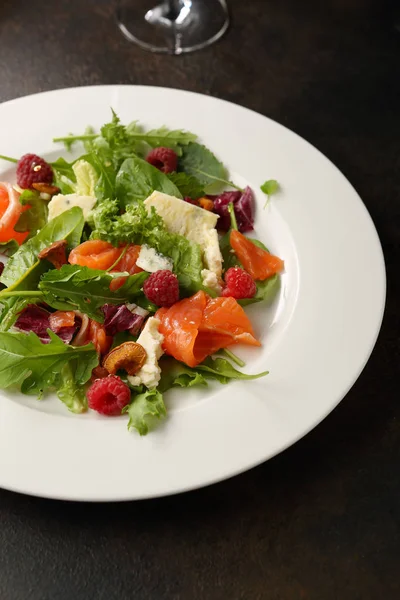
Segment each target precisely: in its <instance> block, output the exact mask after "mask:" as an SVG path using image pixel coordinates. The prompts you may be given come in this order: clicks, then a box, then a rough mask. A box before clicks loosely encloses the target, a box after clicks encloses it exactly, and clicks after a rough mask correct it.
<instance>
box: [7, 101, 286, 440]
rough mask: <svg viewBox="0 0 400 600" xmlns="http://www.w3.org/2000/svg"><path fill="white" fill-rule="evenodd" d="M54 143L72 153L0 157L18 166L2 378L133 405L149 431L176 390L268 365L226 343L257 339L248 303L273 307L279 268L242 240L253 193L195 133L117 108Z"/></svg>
mask: <svg viewBox="0 0 400 600" xmlns="http://www.w3.org/2000/svg"><path fill="white" fill-rule="evenodd" d="M54 141H55V142H60V143H64V144H65V146H66V148H67V149H68V150H70V149H71V147H72V145H74V144H80V145H81V147H82V153H81V156H79V158H77V159H74V160H72V159H71V160H69V161H68V160H66V159H65V158H59V159H58V160H56V161H54V162H47V161H46V160H45V159H43V158H41V157H39V156H37V155H35V154H25V155H24V156H22V157H16V158H11V157H7V156H0V158H1V159H3V160H8V161H11V162H14V163H16V182H0V252H1V253H2V254H3V256H4V257H5V258H4V261H3V262H1V263H0V268H1V271H2V272H1V277H0V283H1V290H0V387H1V388H14V389H15V388H17V389H19V390H20V391H21V392H22V393H24V394H33V395H36V396H37V397H38V398H39V399H42V398H43V397H44V395H45V394H46V393H47V392H51V391H56V393H57V395H58V397H59V399H60V400H61V401H62V402H63V403H64V404H65V406H66V407H67V408H68V409H69V410H70V411H72V412H74V413H81V412H84V411H86V410H87V409H88V408H89V409H91V410H95V411H97V412H99V413H101V414H103V415H113V416H114V415H121V414H122V413H127V414H128V416H129V422H128V429H131V428H134V429H136V430H137V431H138V432H139V433H140V434H141V435H144V434H146V433H147V432H148V430H149V426H150V425H152V424H153V423H154V417H156V418H158V419H160V418H163V417H165V416H166V408H165V404H164V398H163V395H164V394H165V392H166V391H167V390H169V389H170V388H172V387H182V388H190V387H192V386H206V385H207V381H208V380H216V381H218V382H220V383H221V384H226V383H228V382H229V381H231V380H232V379H255V378H258V377H263V376H264V375H266V374H267V372H265V373H259V374H257V375H246V374H244V373H243V372H241V371H240V370H238V369H237V368H236V366H239V367H243V366H244V363H243V361H241V360H240V358H238V357H237V356H236V355H235V354H234V353H233V352H232V348H233V347H234V346H236V345H238V344H245V345H250V346H260V345H261V343H260V341H259V340H258V339H257V337H256V335H255V332H254V330H253V328H252V324H251V322H250V319H249V317H248V315H247V314H246V312H245V307H246V306H247V305H249V304H252V303H255V302H265V303H266V306H267V305H268V303H270V302H271V300H272V299H273V297H274V296H275V294H276V293H277V291H278V289H279V277H280V275H279V274H280V273H281V272H282V270H283V268H284V264H283V261H282V260H281V259H280V258H278V257H277V256H274V255H273V254H271V253H270V252H269V251H268V250H267V248H266V247H265V246H264V244H263V243H262V242H261V241H258V240H256V239H253V238H249V237H248V236H247V235H245V234H247V233H249V232H251V231H252V230H253V227H254V216H255V210H256V206H255V199H254V194H253V191H252V190H251V189H250V188H249V187H246V188H245V189H241V188H240V187H239V186H237V185H236V184H235V183H233V182H231V181H229V179H228V175H227V172H226V169H225V167H224V166H223V164H222V163H221V162H220V161H219V160H218V159H217V158H216V157H215V156H214V154H213V153H212V152H211V151H210V150H209V149H208V148H206V147H205V146H203V145H201V144H200V143H199V142H198V141H197V138H196V136H195V135H194V134H192V133H190V132H187V131H181V130H169V129H167V128H166V127H162V128H160V129H154V130H150V131H145V130H144V129H143V128H142V127H141V126H140V125H139V124H138V123H137V122H136V121H135V122H133V123H130V124H129V125H127V126H124V125H123V124H122V123H121V122H120V120H119V118H118V116H117V115H116V114H115V113H114V111H113V114H112V120H111V122H110V123H107V124H105V125H104V126H103V127H102V128H101V130H100V133H96V132H94V131H93V130H92V129H91V128H88V129H87V130H86V131H85V132H84V133H83V134H82V135H68V136H66V137H62V138H55V139H54ZM277 188H278V184H277V182H276V181H274V180H269V181H266V182H265V184H263V185H262V186H261V189H262V190H263V191H264V192H265V194H266V195H267V197H269V196H270V195H271V194H272V193H274V192H275V191H276V190H277ZM267 201H268V199H267ZM233 364H235V365H236V366H233Z"/></svg>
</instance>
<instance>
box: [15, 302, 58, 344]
mask: <svg viewBox="0 0 400 600" xmlns="http://www.w3.org/2000/svg"><path fill="white" fill-rule="evenodd" d="M49 316H50V313H49V312H48V311H47V310H45V309H44V308H40V306H37V305H36V304H28V306H27V307H26V308H24V310H23V311H21V313H20V315H19V317H18V319H17V320H16V321H15V323H14V327H15V328H16V329H18V330H19V331H23V332H24V333H29V332H30V331H33V333H36V335H37V336H38V338H39V339H40V341H41V342H43V343H44V344H48V343H49V342H50V336H49V334H48V333H47V329H50V322H49Z"/></svg>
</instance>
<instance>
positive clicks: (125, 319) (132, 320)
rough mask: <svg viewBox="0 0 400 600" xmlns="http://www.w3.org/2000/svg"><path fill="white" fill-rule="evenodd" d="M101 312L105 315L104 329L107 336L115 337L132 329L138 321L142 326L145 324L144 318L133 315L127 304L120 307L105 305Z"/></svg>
mask: <svg viewBox="0 0 400 600" xmlns="http://www.w3.org/2000/svg"><path fill="white" fill-rule="evenodd" d="M101 310H102V311H103V313H104V329H105V330H106V334H107V335H115V334H116V333H119V332H120V331H126V330H127V329H132V327H134V326H136V325H137V323H138V321H139V322H140V326H141V325H142V323H143V317H141V316H140V315H135V314H133V313H132V312H131V311H130V310H129V308H128V307H127V306H125V304H120V305H119V306H115V305H114V304H104V306H102V308H101ZM139 328H140V327H139Z"/></svg>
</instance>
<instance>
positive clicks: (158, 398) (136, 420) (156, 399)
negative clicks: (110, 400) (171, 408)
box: [123, 389, 167, 435]
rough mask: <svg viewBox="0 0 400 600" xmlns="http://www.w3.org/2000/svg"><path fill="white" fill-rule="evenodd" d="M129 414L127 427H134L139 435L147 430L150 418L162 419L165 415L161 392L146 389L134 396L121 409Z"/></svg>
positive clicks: (144, 433)
mask: <svg viewBox="0 0 400 600" xmlns="http://www.w3.org/2000/svg"><path fill="white" fill-rule="evenodd" d="M123 412H127V413H128V415H129V422H128V429H132V428H134V429H136V430H137V431H138V432H139V434H140V435H146V434H147V433H148V431H149V422H151V420H152V419H151V418H152V417H153V418H154V417H156V418H157V419H162V418H164V417H165V416H166V415H167V410H166V408H165V404H164V400H163V396H162V393H161V392H160V391H159V390H157V389H153V390H146V391H145V392H143V393H141V394H138V395H137V396H135V397H134V398H133V400H132V402H131V404H129V405H128V406H127V407H125V409H124V410H123Z"/></svg>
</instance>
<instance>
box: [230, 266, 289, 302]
mask: <svg viewBox="0 0 400 600" xmlns="http://www.w3.org/2000/svg"><path fill="white" fill-rule="evenodd" d="M256 286H257V293H256V295H255V296H254V297H253V298H244V299H243V300H238V303H239V304H240V305H241V306H248V305H249V304H254V303H255V302H268V303H269V304H270V303H271V302H272V301H273V300H274V298H275V297H276V295H277V294H278V292H279V290H280V286H281V278H280V277H279V275H277V274H276V273H275V275H272V277H268V279H264V281H256Z"/></svg>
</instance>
